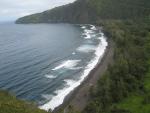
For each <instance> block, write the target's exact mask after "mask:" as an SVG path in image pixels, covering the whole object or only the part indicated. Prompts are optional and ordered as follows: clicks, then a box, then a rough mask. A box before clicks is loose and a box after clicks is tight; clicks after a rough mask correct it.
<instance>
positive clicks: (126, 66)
mask: <svg viewBox="0 0 150 113" xmlns="http://www.w3.org/2000/svg"><path fill="white" fill-rule="evenodd" d="M103 24H104V26H105V30H106V31H107V34H108V35H109V37H111V38H112V39H113V40H114V42H115V45H116V47H115V55H114V64H113V65H110V66H109V68H108V71H107V72H106V73H105V75H104V76H103V77H101V78H100V80H99V82H98V85H97V87H96V88H95V89H94V90H92V91H91V102H90V103H89V105H88V106H87V107H86V109H85V110H84V113H150V87H149V86H150V79H149V78H150V73H149V69H150V64H149V61H150V19H145V20H144V19H143V20H139V21H137V20H134V21H132V20H130V21H129V20H128V21H110V20H109V21H107V22H103Z"/></svg>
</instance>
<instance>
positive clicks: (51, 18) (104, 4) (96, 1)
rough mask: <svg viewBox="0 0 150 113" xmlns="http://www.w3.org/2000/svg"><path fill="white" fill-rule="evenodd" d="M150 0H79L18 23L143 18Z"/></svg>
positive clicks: (22, 19) (149, 10)
mask: <svg viewBox="0 0 150 113" xmlns="http://www.w3.org/2000/svg"><path fill="white" fill-rule="evenodd" d="M149 5H150V0H134V1H131V0H77V1H76V2H74V3H71V4H68V5H64V6H60V7H56V8H54V9H51V10H47V11H44V12H42V13H37V14H33V15H29V16H25V17H23V18H20V19H18V20H17V21H16V23H78V24H80V23H82V24H83V23H84V24H85V23H96V22H97V21H99V20H101V19H130V18H132V19H133V18H135V19H136V18H140V17H141V18H143V16H147V15H150V8H149Z"/></svg>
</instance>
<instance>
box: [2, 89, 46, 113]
mask: <svg viewBox="0 0 150 113" xmlns="http://www.w3.org/2000/svg"><path fill="white" fill-rule="evenodd" d="M0 113H47V112H45V111H43V110H40V109H37V107H36V106H35V105H33V104H31V103H27V102H25V101H22V100H18V99H16V97H15V96H12V95H10V94H9V93H8V92H5V91H0Z"/></svg>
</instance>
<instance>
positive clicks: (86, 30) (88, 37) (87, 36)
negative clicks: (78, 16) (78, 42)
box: [82, 29, 94, 39]
mask: <svg viewBox="0 0 150 113" xmlns="http://www.w3.org/2000/svg"><path fill="white" fill-rule="evenodd" d="M93 33H94V31H93V30H89V29H85V30H84V32H83V34H82V35H83V36H84V38H85V39H91V38H92V36H91V34H93Z"/></svg>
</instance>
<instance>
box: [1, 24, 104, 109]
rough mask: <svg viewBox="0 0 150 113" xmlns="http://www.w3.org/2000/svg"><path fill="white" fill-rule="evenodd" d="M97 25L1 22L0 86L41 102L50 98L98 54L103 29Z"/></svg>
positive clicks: (79, 74)
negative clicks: (98, 28) (99, 28)
mask: <svg viewBox="0 0 150 113" xmlns="http://www.w3.org/2000/svg"><path fill="white" fill-rule="evenodd" d="M93 27H94V26H91V25H84V26H81V25H69V24H36V25H32V24H30V25H16V24H10V23H9V24H7V23H5V24H0V88H1V89H5V90H8V91H10V92H12V93H14V94H15V95H16V96H17V97H18V98H21V99H25V100H29V101H34V102H36V103H37V104H38V105H43V104H45V103H47V102H50V101H51V100H52V99H53V97H55V96H57V95H58V94H59V93H61V92H59V91H60V90H61V89H64V88H69V87H71V85H73V83H70V84H69V85H68V83H67V81H68V80H71V81H79V80H80V79H81V76H82V75H83V72H84V70H85V69H86V68H87V67H86V66H87V65H88V64H89V61H91V60H92V59H93V58H95V57H96V54H95V51H96V49H97V47H98V45H99V43H100V41H101V40H99V39H98V37H102V33H99V30H97V29H96V28H93ZM86 30H87V31H86ZM102 49H103V48H102ZM66 93H67V92H66ZM64 96H65V95H64ZM62 97H63V95H62ZM60 100H61V99H60ZM58 101H59V100H58ZM58 103H59V102H58ZM59 104H61V103H59ZM56 106H57V105H54V106H53V107H56ZM53 107H50V108H53Z"/></svg>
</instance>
